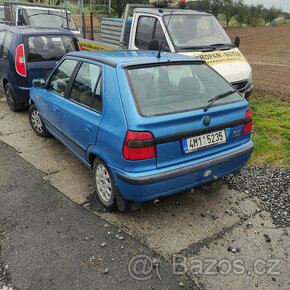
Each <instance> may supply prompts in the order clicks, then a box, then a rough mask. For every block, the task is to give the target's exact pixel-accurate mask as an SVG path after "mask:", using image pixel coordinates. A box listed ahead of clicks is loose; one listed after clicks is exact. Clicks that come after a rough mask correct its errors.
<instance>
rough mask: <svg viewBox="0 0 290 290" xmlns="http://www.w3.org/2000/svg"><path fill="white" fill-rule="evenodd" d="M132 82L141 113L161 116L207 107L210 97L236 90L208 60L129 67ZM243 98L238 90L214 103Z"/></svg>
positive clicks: (229, 101) (235, 100) (215, 104)
mask: <svg viewBox="0 0 290 290" xmlns="http://www.w3.org/2000/svg"><path fill="white" fill-rule="evenodd" d="M128 77H129V84H130V85H131V89H132V93H133V95H134V97H135V103H136V105H137V108H138V110H139V113H140V114H141V115H143V116H147V117H149V116H158V115H165V114H172V113H178V112H183V111H190V110H195V109H200V108H204V107H205V106H207V105H208V103H209V100H211V99H212V98H214V97H216V96H217V95H219V94H223V93H225V92H227V91H229V90H233V88H232V86H231V85H230V84H228V83H227V82H226V81H225V80H224V79H223V78H222V77H221V76H219V75H218V74H217V73H216V72H215V71H214V70H213V69H211V68H210V67H209V66H207V65H205V64H173V65H159V66H151V67H139V68H131V69H128ZM240 100H242V97H241V95H240V94H239V93H238V92H234V93H233V94H230V95H227V96H226V97H224V98H222V99H218V100H216V102H215V103H214V104H213V106H217V105H221V104H225V103H231V102H237V101H240Z"/></svg>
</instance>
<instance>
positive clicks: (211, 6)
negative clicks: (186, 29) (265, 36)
mask: <svg viewBox="0 0 290 290" xmlns="http://www.w3.org/2000/svg"><path fill="white" fill-rule="evenodd" d="M187 6H189V7H190V9H194V10H198V11H209V12H211V13H212V14H213V15H215V16H216V17H217V16H218V15H219V14H222V15H224V17H225V21H226V25H227V26H228V25H229V23H230V21H231V20H232V19H233V18H235V19H236V21H237V22H238V23H239V24H240V25H243V24H247V25H253V26H256V25H258V24H259V23H261V22H262V21H263V23H264V24H267V23H272V21H273V20H274V19H276V18H277V17H278V16H280V15H281V14H282V11H281V9H277V8H274V7H271V8H265V7H264V6H263V5H261V4H259V5H247V4H245V3H244V1H243V0H198V1H188V2H187Z"/></svg>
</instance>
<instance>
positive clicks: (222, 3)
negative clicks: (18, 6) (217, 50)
mask: <svg viewBox="0 0 290 290" xmlns="http://www.w3.org/2000/svg"><path fill="white" fill-rule="evenodd" d="M161 1H162V0H161ZM28 2H38V0H28ZM40 2H41V3H43V2H45V1H44V0H40ZM46 2H47V1H46ZM48 2H49V3H50V4H54V5H60V4H63V2H64V1H61V0H48ZM83 2H84V4H85V5H88V4H89V3H90V0H83ZM92 2H93V3H94V4H98V3H100V2H102V3H104V2H105V1H104V0H92ZM148 2H149V0H111V5H112V10H113V14H114V16H117V17H122V15H123V13H124V10H125V7H126V4H127V3H139V4H141V3H142V4H144V3H148ZM186 5H187V6H188V7H189V9H193V10H198V11H208V12H211V13H212V14H213V15H215V16H216V17H217V16H218V15H219V14H222V15H224V17H225V21H226V25H227V26H228V25H229V23H230V21H231V20H232V19H233V18H235V19H236V21H237V22H238V23H239V24H240V25H243V24H247V25H253V26H256V25H258V24H259V23H261V22H263V23H264V24H267V23H272V22H273V20H274V19H275V18H277V17H278V16H279V15H282V14H283V15H284V17H285V18H287V19H289V18H290V13H283V12H282V11H281V10H280V9H277V8H274V7H271V8H265V7H264V6H263V5H261V4H259V5H247V4H245V3H244V0H194V1H187V3H186Z"/></svg>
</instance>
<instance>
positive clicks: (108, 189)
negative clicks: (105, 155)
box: [93, 158, 119, 210]
mask: <svg viewBox="0 0 290 290" xmlns="http://www.w3.org/2000/svg"><path fill="white" fill-rule="evenodd" d="M93 174H94V183H95V191H96V194H97V196H98V198H99V200H100V202H101V203H102V204H103V206H104V207H105V208H107V209H109V210H115V209H116V208H117V195H118V194H119V192H118V188H117V185H116V183H115V180H114V177H113V175H112V173H111V171H110V169H109V168H108V166H107V165H106V164H105V162H103V161H102V160H100V159H98V158H95V160H94V165H93Z"/></svg>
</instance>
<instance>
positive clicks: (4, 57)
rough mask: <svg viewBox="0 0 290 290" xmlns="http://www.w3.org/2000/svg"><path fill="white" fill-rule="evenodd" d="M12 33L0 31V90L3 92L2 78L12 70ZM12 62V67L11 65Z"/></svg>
mask: <svg viewBox="0 0 290 290" xmlns="http://www.w3.org/2000/svg"><path fill="white" fill-rule="evenodd" d="M13 39H14V33H12V32H10V31H5V30H3V31H0V91H3V92H4V89H5V88H4V87H3V79H4V78H9V77H10V76H11V73H12V71H14V62H13V57H12V55H11V43H12V41H13ZM11 63H12V67H11Z"/></svg>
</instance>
